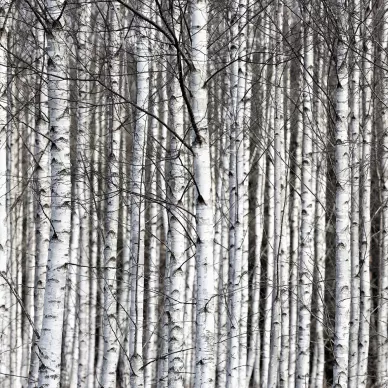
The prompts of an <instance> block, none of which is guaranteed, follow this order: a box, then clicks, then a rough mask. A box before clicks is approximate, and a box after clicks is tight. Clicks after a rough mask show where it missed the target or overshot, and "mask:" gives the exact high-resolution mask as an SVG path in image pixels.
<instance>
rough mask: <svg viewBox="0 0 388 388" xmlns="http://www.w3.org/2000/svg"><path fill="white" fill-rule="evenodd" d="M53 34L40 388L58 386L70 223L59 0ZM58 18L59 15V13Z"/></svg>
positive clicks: (52, 10) (52, 17)
mask: <svg viewBox="0 0 388 388" xmlns="http://www.w3.org/2000/svg"><path fill="white" fill-rule="evenodd" d="M47 6H48V10H49V12H50V15H49V16H50V20H52V21H54V22H51V26H50V27H51V34H48V35H47V42H48V58H49V62H48V68H47V72H48V103H49V115H50V135H51V141H52V147H51V177H52V178H51V209H52V210H51V227H52V230H51V236H50V243H49V258H48V263H47V278H46V293H45V298H44V309H43V322H42V331H41V338H40V342H39V349H40V360H41V365H40V368H39V381H38V386H39V387H52V388H54V387H59V383H60V372H61V370H60V365H61V351H62V328H63V309H64V298H63V292H64V290H65V285H66V272H67V263H68V261H69V243H70V241H69V238H70V224H71V209H70V200H71V184H70V148H69V146H70V144H69V137H70V120H69V115H68V98H67V92H68V82H67V71H66V66H67V48H66V43H65V42H66V36H65V29H64V27H65V26H64V23H65V19H64V18H63V15H62V11H63V7H64V6H65V4H64V3H63V2H52V1H51V0H48V1H47ZM60 16H62V17H60Z"/></svg>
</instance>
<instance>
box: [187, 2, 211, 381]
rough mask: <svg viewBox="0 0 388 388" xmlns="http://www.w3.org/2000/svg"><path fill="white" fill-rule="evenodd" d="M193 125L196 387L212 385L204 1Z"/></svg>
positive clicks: (194, 12)
mask: <svg viewBox="0 0 388 388" xmlns="http://www.w3.org/2000/svg"><path fill="white" fill-rule="evenodd" d="M191 23H192V24H191V30H190V36H191V39H192V41H191V55H192V63H193V69H192V72H191V93H192V100H191V101H192V103H191V109H192V115H193V117H192V118H191V119H192V123H191V124H192V125H193V127H194V140H193V143H192V149H193V153H194V179H195V183H196V189H197V192H196V200H195V201H196V205H195V210H196V232H197V240H196V262H197V268H196V274H197V290H196V292H197V293H196V296H197V298H196V299H197V306H196V328H195V332H196V333H195V335H196V349H195V387H196V388H200V387H201V388H207V387H213V386H214V384H215V357H214V356H215V355H214V352H215V349H214V333H215V327H214V315H213V314H214V284H213V268H214V263H213V257H212V250H213V214H212V213H213V212H212V209H213V207H212V197H211V185H210V179H211V174H210V152H209V132H208V128H207V89H206V86H205V81H206V76H207V72H206V67H207V44H208V42H207V31H206V29H207V1H206V0H195V1H193V2H192V4H191Z"/></svg>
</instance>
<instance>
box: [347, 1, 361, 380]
mask: <svg viewBox="0 0 388 388" xmlns="http://www.w3.org/2000/svg"><path fill="white" fill-rule="evenodd" d="M352 7H353V10H352V11H353V16H352V18H351V22H352V26H351V27H352V35H353V39H352V41H353V46H354V47H353V50H352V51H351V57H350V61H351V62H350V63H351V65H352V66H351V67H350V69H351V74H350V83H349V102H350V110H351V118H350V124H349V132H350V136H351V141H352V143H351V144H352V146H351V151H352V153H351V180H352V181H351V183H352V186H351V230H350V241H351V242H350V243H351V248H350V249H351V297H352V299H351V300H352V302H351V312H350V333H349V386H351V387H352V386H354V385H356V384H357V380H358V370H357V369H358V334H359V325H360V324H359V322H360V273H359V271H360V265H359V263H360V247H359V227H360V203H359V202H360V201H359V197H360V191H359V190H360V128H359V127H360V70H361V69H360V57H359V52H360V48H361V42H360V28H359V16H360V2H359V1H358V0H353V3H352Z"/></svg>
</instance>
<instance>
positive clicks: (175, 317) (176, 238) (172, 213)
mask: <svg viewBox="0 0 388 388" xmlns="http://www.w3.org/2000/svg"><path fill="white" fill-rule="evenodd" d="M179 13H180V8H179V5H178V4H174V5H173V10H172V20H174V21H175V26H174V33H175V36H176V38H177V39H178V40H179V41H181V32H180V27H179V25H180V21H179V19H180V16H181V15H180V14H179ZM174 56H175V57H176V60H174V59H172V60H171V62H170V64H171V69H172V71H173V72H174V73H175V74H179V71H181V70H180V68H181V67H182V63H180V56H179V55H177V54H176V53H174V52H173V53H172V58H174ZM176 77H177V76H176V75H174V74H172V77H171V79H170V81H169V82H168V90H167V94H168V100H169V119H168V124H169V127H170V128H173V129H174V131H175V133H176V134H178V135H179V136H180V137H181V138H183V137H184V128H183V98H182V91H181V90H180V85H179V81H178V79H177V78H176ZM182 148H183V145H181V144H180V142H179V140H178V139H177V138H176V137H175V136H174V135H172V134H171V137H170V147H169V152H168V154H169V155H168V158H169V160H170V162H169V171H168V175H167V188H166V189H167V202H168V209H167V210H168V218H169V222H168V226H169V231H168V236H169V242H168V248H169V251H170V254H169V258H170V260H169V263H168V264H169V268H168V269H167V268H166V271H168V272H169V277H170V282H169V284H170V289H169V294H168V298H169V303H168V305H169V318H170V319H169V336H168V353H169V360H168V364H169V365H168V386H169V387H171V388H175V387H176V388H179V387H182V388H183V373H182V372H184V354H183V352H182V350H183V349H184V337H183V326H184V322H183V314H184V304H183V302H184V301H185V288H186V287H185V280H186V279H185V276H184V267H183V266H184V263H185V261H186V255H185V251H186V243H185V237H186V236H185V228H184V226H185V224H184V217H183V214H182V210H181V209H179V207H178V206H181V205H182V204H183V196H184V191H185V167H184V154H183V151H184V150H183V149H182Z"/></svg>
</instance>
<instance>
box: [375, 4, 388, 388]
mask: <svg viewBox="0 0 388 388" xmlns="http://www.w3.org/2000/svg"><path fill="white" fill-rule="evenodd" d="M384 15H385V17H384V20H383V30H382V41H383V42H384V43H383V49H384V50H383V53H382V54H381V55H382V62H383V63H384V62H385V63H386V62H387V54H386V53H387V49H388V3H385V4H384ZM387 93H388V76H387V74H386V73H383V75H382V91H381V95H382V96H383V101H384V107H383V109H382V127H383V153H382V157H381V178H382V184H381V187H382V201H383V203H382V208H383V209H382V237H381V239H382V243H381V245H382V247H381V256H380V271H381V280H380V289H379V307H380V308H379V314H378V323H377V332H378V364H377V368H378V369H377V373H378V376H377V378H378V383H379V384H380V386H384V384H385V385H386V384H387V380H388V374H387V372H388V371H387V361H388V355H387V351H388V346H387V334H388V333H387V322H388V263H387V258H388V110H387V107H388V105H387V102H388V95H387Z"/></svg>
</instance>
